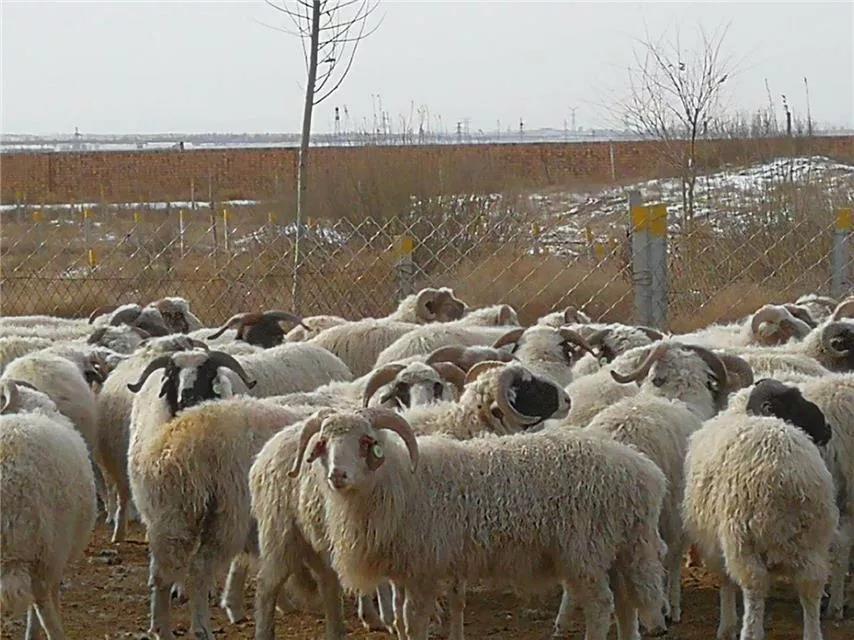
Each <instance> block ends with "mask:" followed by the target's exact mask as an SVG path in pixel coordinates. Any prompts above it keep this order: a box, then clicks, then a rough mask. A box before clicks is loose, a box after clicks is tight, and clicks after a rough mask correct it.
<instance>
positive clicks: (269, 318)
mask: <svg viewBox="0 0 854 640" xmlns="http://www.w3.org/2000/svg"><path fill="white" fill-rule="evenodd" d="M281 322H290V323H292V324H294V325H297V326H304V325H303V324H302V318H300V317H299V316H297V315H294V314H293V313H290V312H288V311H279V310H273V311H264V312H256V313H238V314H237V315H234V316H232V317H231V318H229V319H228V321H227V322H226V323H225V324H224V325H222V326H221V327H220V328H219V329H217V330H216V331H215V332H214V333H212V334H210V335H209V336H208V337H207V339H208V340H215V339H216V338H218V337H220V336H221V335H222V334H223V333H225V331H226V330H228V329H234V330H235V332H236V333H235V339H236V340H243V341H245V342H248V343H249V344H252V345H256V346H259V347H263V348H265V349H269V348H270V347H275V346H278V345H280V344H282V341H283V340H284V339H285V332H284V330H283V329H282V327H281V325H280V324H279V323H281ZM306 328H307V327H306Z"/></svg>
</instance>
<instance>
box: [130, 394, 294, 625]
mask: <svg viewBox="0 0 854 640" xmlns="http://www.w3.org/2000/svg"><path fill="white" fill-rule="evenodd" d="M159 384H160V383H159V381H158V380H156V379H155V378H150V379H148V380H147V381H146V382H145V383H144V385H143V387H142V388H141V390H140V398H144V397H150V395H151V393H152V391H151V390H150V388H153V391H154V392H156V391H157V389H158V387H159ZM140 409H141V407H140V404H139V403H134V424H135V425H137V428H135V429H134V430H133V434H132V437H131V442H130V446H129V449H128V471H129V476H130V483H131V487H132V490H133V497H134V502H135V503H136V505H137V509H138V510H139V513H140V516H141V518H142V521H143V522H144V523H145V525H146V527H147V530H148V538H149V549H150V553H151V564H150V579H149V584H150V585H151V629H150V631H151V632H152V633H154V634H157V637H158V638H160V639H161V640H172V639H173V638H174V635H173V633H172V630H171V621H170V590H171V588H172V585H173V584H176V583H177V584H183V585H185V587H186V591H187V595H188V596H189V601H190V612H191V624H190V631H189V633H190V635H191V636H193V637H195V638H204V639H206V640H211V639H212V638H213V635H212V633H211V629H210V611H209V606H208V594H209V591H210V589H211V587H212V586H213V584H214V580H215V577H216V576H217V575H218V574H219V573H220V572H221V571H222V570H223V569H225V567H226V566H227V565H228V564H229V562H230V561H231V560H232V559H233V558H234V557H235V556H236V555H237V554H239V553H241V552H242V551H243V550H244V549H245V547H246V545H247V541H248V540H249V534H250V528H251V519H250V514H249V486H248V480H247V478H248V474H249V467H250V465H251V463H252V460H253V458H254V457H255V455H256V454H257V453H258V451H259V450H260V449H261V447H262V446H263V444H264V442H266V441H267V440H268V439H269V438H270V437H271V436H272V435H273V434H275V433H276V432H277V431H279V430H280V429H282V428H284V427H285V426H286V425H288V424H290V423H292V422H295V421H296V419H295V416H294V414H293V413H292V412H291V411H290V410H289V409H288V408H287V407H281V406H277V405H274V404H272V403H269V402H265V401H262V400H258V399H255V398H248V397H235V398H229V399H225V400H217V401H215V402H203V403H202V404H199V405H197V406H195V407H191V408H188V409H186V410H184V411H182V412H180V413H179V414H177V415H176V416H175V417H174V418H172V419H171V420H168V421H167V422H165V423H161V424H154V423H151V422H148V423H147V422H146V421H144V420H142V421H139V422H137V420H136V413H137V411H138V410H140Z"/></svg>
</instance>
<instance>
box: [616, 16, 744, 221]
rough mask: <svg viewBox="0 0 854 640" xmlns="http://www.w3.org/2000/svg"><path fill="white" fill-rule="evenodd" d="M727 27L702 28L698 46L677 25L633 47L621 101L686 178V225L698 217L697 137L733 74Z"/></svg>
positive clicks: (626, 114) (623, 112)
mask: <svg viewBox="0 0 854 640" xmlns="http://www.w3.org/2000/svg"><path fill="white" fill-rule="evenodd" d="M726 33H727V28H726V27H723V28H719V29H717V30H716V31H714V32H712V33H708V32H706V31H704V30H703V29H702V28H701V29H699V45H698V47H697V48H696V49H688V48H686V47H683V45H682V42H681V37H680V33H679V30H678V29H677V30H676V32H675V33H674V34H673V35H672V36H671V37H670V38H666V37H662V38H659V39H657V40H653V39H651V38H650V37H649V36H648V35H647V36H646V38H645V39H643V40H640V41H639V42H638V45H637V46H636V47H635V49H634V51H633V54H634V64H633V65H632V66H630V67H629V96H628V98H627V99H626V100H625V101H624V102H623V103H622V104H620V105H619V107H618V108H619V110H620V114H619V115H620V116H621V118H622V120H623V122H624V123H625V124H626V126H628V127H629V128H630V129H632V130H633V131H635V132H636V133H638V134H639V135H641V136H643V137H645V138H652V139H655V140H658V141H660V142H661V144H662V150H663V153H664V156H665V158H666V160H667V161H668V162H669V163H670V164H671V165H672V166H673V167H674V168H676V169H677V170H678V171H679V175H680V178H681V180H682V211H683V220H682V223H683V227H684V228H686V229H687V228H688V227H689V226H690V223H691V220H692V219H693V217H694V188H695V186H696V183H697V175H698V172H699V170H700V168H699V166H698V162H697V141H698V139H699V138H702V137H704V136H706V135H707V133H708V129H709V126H710V125H711V122H712V120H713V118H714V117H715V115H716V112H717V111H718V109H719V108H720V102H721V97H722V96H721V94H722V90H723V86H724V83H725V82H726V80H727V78H728V77H729V76H730V75H731V74H732V72H733V69H732V68H731V63H730V61H729V60H728V59H727V58H726V57H725V56H724V55H723V54H722V48H723V44H724V40H725V38H726Z"/></svg>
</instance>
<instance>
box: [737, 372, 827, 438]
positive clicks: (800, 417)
mask: <svg viewBox="0 0 854 640" xmlns="http://www.w3.org/2000/svg"><path fill="white" fill-rule="evenodd" d="M747 412H748V413H751V414H754V415H758V416H773V417H775V418H779V419H780V420H783V421H784V422H788V423H789V424H791V425H794V426H796V427H798V428H799V429H801V430H802V431H804V433H806V434H807V435H808V436H809V437H810V439H812V441H813V442H814V443H815V444H817V445H819V446H823V445H826V444H827V443H828V442H830V438H831V435H832V431H831V428H830V425H828V424H827V421H826V420H825V417H824V414H823V413H822V411H821V409H819V408H818V405H816V404H814V403H812V402H810V401H809V400H807V399H806V398H804V397H803V395H802V394H801V391H800V389H798V388H797V387H793V386H789V385H785V384H783V383H782V382H780V381H778V380H774V379H772V378H765V379H763V380H760V381H759V382H757V383H756V385H755V386H754V387H753V389H752V390H751V392H750V395H749V396H748V399H747Z"/></svg>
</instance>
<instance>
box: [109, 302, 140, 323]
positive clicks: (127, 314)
mask: <svg viewBox="0 0 854 640" xmlns="http://www.w3.org/2000/svg"><path fill="white" fill-rule="evenodd" d="M141 313H142V307H140V306H139V305H135V306H133V307H129V308H127V309H124V310H122V311H119V312H118V313H115V314H113V316H112V317H111V318H110V324H111V325H113V326H114V327H117V326H118V325H120V324H133V323H134V322H136V319H137V318H139V314H141Z"/></svg>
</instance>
